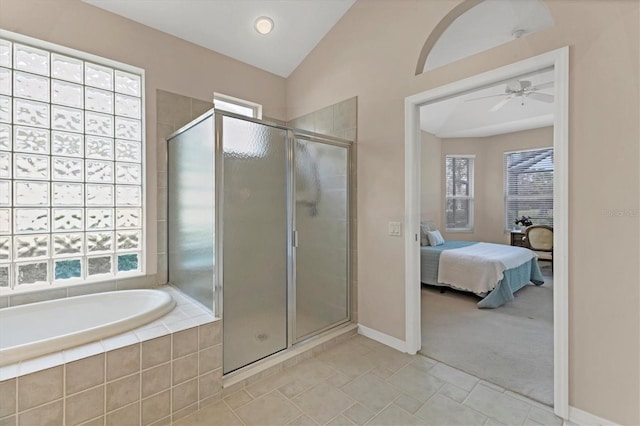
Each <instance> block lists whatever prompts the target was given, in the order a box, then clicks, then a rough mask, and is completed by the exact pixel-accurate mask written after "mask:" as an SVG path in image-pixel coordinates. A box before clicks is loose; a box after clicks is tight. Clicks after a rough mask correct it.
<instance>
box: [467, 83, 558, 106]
mask: <svg viewBox="0 0 640 426" xmlns="http://www.w3.org/2000/svg"><path fill="white" fill-rule="evenodd" d="M550 87H553V81H549V82H546V83H541V84H537V85H533V84H532V83H531V81H530V80H511V81H509V82H508V83H507V85H506V87H505V89H504V93H502V94H499V95H490V96H482V97H479V98H472V99H467V100H466V102H468V101H477V100H480V99H487V98H498V97H503V99H501V100H500V101H499V102H498V103H497V104H495V105H494V106H493V107H491V108H490V109H489V111H490V112H496V111H499V110H500V109H502V107H504V106H505V105H506V104H507V103H508V102H509V101H510V100H511V99H514V98H520V105H521V106H524V100H525V98H531V99H534V100H536V101H540V102H546V103H551V102H553V95H549V94H546V93H540V92H539V91H540V90H544V89H548V88H550Z"/></svg>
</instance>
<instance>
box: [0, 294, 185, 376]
mask: <svg viewBox="0 0 640 426" xmlns="http://www.w3.org/2000/svg"><path fill="white" fill-rule="evenodd" d="M174 306H175V301H174V300H173V299H172V298H171V295H169V294H168V293H166V292H163V291H159V290H123V291H113V292H107V293H97V294H89V295H85V296H76V297H68V298H64V299H56V300H49V301H46V302H38V303H31V304H28V305H21V306H15V307H11V308H4V309H0V366H4V365H7V364H12V363H15V362H18V361H23V360H26V359H30V358H35V357H38V356H41V355H46V354H48V353H51V352H57V351H61V350H64V349H67V348H71V347H73V346H78V345H82V344H85V343H89V342H93V341H95V340H100V339H103V338H105V337H109V336H112V335H115V334H120V333H123V332H125V331H128V330H132V329H134V328H136V327H140V326H142V325H144V324H146V323H149V322H151V321H153V320H155V319H157V318H159V317H161V316H163V315H164V314H166V313H167V312H169V311H171V310H172V309H173V307H174Z"/></svg>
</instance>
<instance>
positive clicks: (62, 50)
mask: <svg viewBox="0 0 640 426" xmlns="http://www.w3.org/2000/svg"><path fill="white" fill-rule="evenodd" d="M0 39H4V40H7V41H9V42H11V43H12V45H13V44H21V45H26V46H31V47H33V48H36V49H40V50H44V51H46V52H47V53H48V55H49V58H51V56H52V54H57V55H62V56H66V57H70V58H73V59H77V60H80V61H82V62H83V71H82V72H83V79H82V83H77V84H79V85H80V86H82V89H83V90H82V98H83V105H82V108H79V110H80V111H82V114H83V120H84V119H85V115H86V112H87V111H88V112H92V111H91V110H88V109H87V108H86V105H85V103H84V101H85V96H86V94H85V88H86V87H88V86H87V84H86V80H85V77H84V73H85V69H84V67H85V63H92V64H95V65H98V66H103V67H107V68H109V69H111V70H112V72H113V73H114V74H115V71H122V72H125V73H129V74H133V75H135V76H137V77H139V78H140V96H139V99H140V118H139V120H140V150H141V152H140V163H139V164H140V184H139V185H137V184H134V185H132V186H136V187H139V188H140V207H139V209H140V212H141V213H140V215H141V216H140V228H139V230H140V233H141V237H140V243H139V244H140V247H139V249H138V250H134V251H127V252H120V253H121V254H122V255H126V254H138V253H139V258H138V269H137V270H135V271H122V272H118V251H117V247H116V244H117V241H116V236H117V232H118V229H117V227H116V214H115V213H116V211H117V209H118V206H117V205H116V192H117V185H118V183H117V180H116V168H117V162H116V160H115V156H114V159H113V160H112V162H113V182H111V183H108V184H110V185H112V188H113V197H114V200H113V206H111V207H104V206H103V207H97V206H96V207H94V206H91V205H88V204H87V199H86V185H87V184H95V183H96V182H89V181H88V180H87V177H86V176H85V169H86V165H83V178H82V180H81V181H64V182H62V181H56V180H54V178H53V176H52V175H50V176H49V177H48V179H46V180H44V181H41V182H48V183H49V184H50V185H51V187H50V189H49V192H50V194H49V205H48V206H46V207H43V208H46V209H49V214H50V215H52V214H53V210H54V209H55V208H58V207H56V206H54V205H53V199H51V197H52V193H51V191H52V188H53V184H54V182H62V183H74V182H75V183H80V184H81V185H82V186H83V188H82V194H83V195H82V197H83V200H82V204H81V205H78V206H77V207H74V208H78V209H83V211H84V214H85V215H86V210H87V209H92V208H93V209H112V211H113V227H112V228H111V229H109V230H106V231H105V232H111V233H112V238H113V244H114V248H113V251H111V252H108V254H110V255H111V262H112V265H111V273H108V274H97V275H94V276H89V275H88V271H87V265H88V259H89V258H95V257H100V256H101V255H102V256H104V255H105V254H107V253H88V252H86V247H85V246H86V244H87V238H88V234H91V232H93V231H94V230H89V229H87V227H86V217H84V218H83V228H82V230H74V231H71V230H70V231H68V232H66V233H67V234H81V235H82V239H83V251H82V253H80V254H78V255H73V256H67V257H64V258H58V259H64V260H75V259H81V264H82V265H83V271H84V272H83V274H82V275H83V276H82V277H80V278H70V279H65V280H56V279H55V261H56V259H57V258H56V257H54V255H53V240H52V236H53V235H54V234H55V233H54V228H53V223H52V216H50V217H49V221H50V223H49V230H48V231H47V232H41V233H38V234H43V235H44V234H46V235H48V236H49V238H50V241H49V243H48V251H49V254H48V257H46V258H42V259H40V258H38V259H24V260H22V261H21V262H16V259H15V258H14V257H13V256H11V258H10V260H9V261H8V262H6V263H2V264H3V265H9V268H10V274H9V286H8V287H1V288H0V295H17V294H24V293H28V292H32V291H42V290H47V289H55V288H60V289H63V288H68V287H73V286H82V285H85V284H94V283H100V282H108V281H117V280H121V279H129V278H134V277H144V276H146V275H147V259H148V253H147V232H148V227H147V213H148V212H147V200H146V197H147V182H146V178H147V158H146V136H147V135H146V130H147V129H146V124H147V122H146V121H147V120H146V76H145V70H144V69H143V68H139V67H136V66H133V65H129V64H125V63H122V62H119V61H115V60H113V59H109V58H104V57H101V56H98V55H94V54H91V53H88V52H84V51H81V50H77V49H73V48H69V47H66V46H61V45H59V44H56V43H52V42H48V41H45V40H40V39H37V38H33V37H29V36H25V35H23V34H19V33H15V32H12V31H7V30H3V29H0ZM11 55H12V56H13V55H14V52H13V49H12V50H11ZM50 61H51V59H50ZM49 67H51V62H50V63H49ZM11 70H13V71H14V72H15V71H20V70H17V69H16V68H15V65H14V64H12V66H11ZM21 72H22V71H21ZM47 78H48V79H49V85H50V87H49V91H50V92H49V93H51V90H52V89H51V82H52V80H55V78H54V77H53V76H52V75H51V68H50V69H49V75H48V76H47ZM110 92H111V93H113V96H114V108H115V95H117V94H119V92H116V91H115V87H114V88H113V89H112V90H110ZM8 97H9V98H10V99H11V102H12V104H13V103H14V102H15V101H14V99H24V98H16V97H14V91H13V88H12V91H11V95H8ZM45 103H46V104H47V105H48V107H49V109H51V106H52V105H59V104H54V103H53V99H52V98H51V95H50V97H49V100H48V101H46V102H45ZM109 115H111V116H112V117H114V135H113V136H112V137H111V138H112V139H113V143H114V149H115V143H116V140H117V138H116V135H115V117H116V114H115V111H114V112H112V113H111V114H109ZM118 117H123V118H128V117H126V116H122V115H119V116H118ZM133 120H137V119H136V118H133ZM9 125H10V126H12V127H13V128H14V131H15V126H16V124H15V122H14V119H13V117H12V118H11V122H10V123H9ZM17 126H20V125H19V124H18V125H17ZM83 126H86V123H85V124H83ZM43 129H44V130H46V131H48V132H49V133H52V132H53V131H57V130H56V129H54V128H53V127H52V122H51V121H50V122H49V125H48V127H47V128H46V129H45V128H43ZM78 134H81V135H82V137H83V139H82V140H83V141H84V140H85V138H86V136H87V133H86V127H83V129H82V132H81V133H78ZM89 136H91V135H89ZM122 140H125V139H122ZM125 141H127V140H125ZM14 142H15V141H14ZM49 143H51V139H49ZM85 143H86V142H83V145H84V144H85ZM83 150H84V147H83ZM3 152H4V151H3ZM7 152H10V153H11V155H12V156H13V154H14V153H15V152H16V151H14V147H13V146H12V149H11V151H7ZM45 155H46V156H47V158H48V161H49V162H50V163H52V161H53V158H54V157H55V155H54V153H53V152H51V151H50V152H49V153H47V154H45ZM82 160H83V164H84V163H85V162H86V161H94V160H93V159H91V158H86V157H85V156H84V154H83V156H82ZM98 161H100V160H98ZM121 164H128V163H127V162H124V163H121ZM132 164H133V163H132ZM50 167H52V166H50ZM20 180H21V179H18V178H16V176H15V175H13V174H12V176H11V177H10V178H9V181H10V182H11V186H12V187H13V185H14V184H15V182H16V181H20ZM26 181H32V180H29V179H28V180H26ZM12 189H13V188H12ZM11 192H13V191H11ZM11 192H10V196H11V200H10V206H9V207H8V208H9V210H10V214H11V217H10V228H11V229H10V234H8V236H9V237H10V238H11V239H12V240H13V239H14V237H15V236H17V235H32V234H31V233H30V234H15V229H14V220H15V218H14V216H15V210H16V208H19V206H16V205H15V201H14V196H15V194H11ZM63 208H67V209H70V208H72V207H63ZM121 208H127V207H123V206H121ZM130 208H138V207H136V206H130ZM122 230H125V231H126V229H125V228H121V231H122ZM134 230H137V229H134ZM96 231H98V230H96ZM14 251H15V247H13V246H12V247H11V252H12V254H13V252H14ZM44 261H46V262H47V264H48V281H47V282H45V283H37V284H25V285H23V286H22V288H21V287H20V286H18V285H17V282H16V273H17V268H18V266H17V265H18V264H19V263H20V264H27V263H34V262H35V263H42V262H44Z"/></svg>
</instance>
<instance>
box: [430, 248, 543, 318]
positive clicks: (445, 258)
mask: <svg viewBox="0 0 640 426" xmlns="http://www.w3.org/2000/svg"><path fill="white" fill-rule="evenodd" d="M420 259H421V268H420V269H421V272H420V278H421V281H422V282H423V283H425V284H430V285H434V286H445V287H451V288H454V289H456V290H462V291H468V292H471V293H474V294H476V295H478V296H480V297H482V300H480V301H479V302H478V308H497V307H499V306H501V305H503V304H505V303H507V302H509V301H512V300H513V299H514V293H515V292H516V291H518V290H520V289H521V288H522V287H524V286H525V285H527V284H529V283H530V282H531V283H533V284H535V285H542V284H544V278H543V277H542V272H541V271H540V266H538V261H537V255H536V254H535V253H534V252H532V251H531V250H529V249H526V248H522V247H513V246H507V245H504V244H491V243H476V242H469V241H446V242H444V243H442V244H440V245H431V246H422V247H420Z"/></svg>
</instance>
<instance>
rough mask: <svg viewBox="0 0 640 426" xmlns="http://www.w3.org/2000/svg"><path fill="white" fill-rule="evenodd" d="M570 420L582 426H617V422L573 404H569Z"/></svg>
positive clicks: (571, 422)
mask: <svg viewBox="0 0 640 426" xmlns="http://www.w3.org/2000/svg"><path fill="white" fill-rule="evenodd" d="M569 422H570V424H576V425H580V426H617V425H616V423H613V422H611V421H609V420H605V419H603V418H601V417H598V416H596V415H595V414H591V413H587V412H586V411H583V410H581V409H579V408H576V407H571V406H569Z"/></svg>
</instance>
